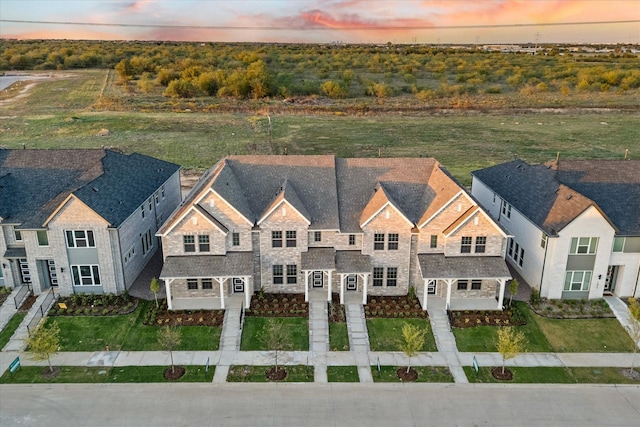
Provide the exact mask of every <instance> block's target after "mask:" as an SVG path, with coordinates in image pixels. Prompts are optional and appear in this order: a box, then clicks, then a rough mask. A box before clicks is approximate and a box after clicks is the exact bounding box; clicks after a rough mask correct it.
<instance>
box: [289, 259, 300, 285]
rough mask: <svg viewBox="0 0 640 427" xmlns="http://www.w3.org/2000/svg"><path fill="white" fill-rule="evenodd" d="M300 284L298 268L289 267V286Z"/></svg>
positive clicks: (292, 265)
mask: <svg viewBox="0 0 640 427" xmlns="http://www.w3.org/2000/svg"><path fill="white" fill-rule="evenodd" d="M296 283H298V266H296V265H295V264H289V265H287V284H288V285H292V284H296Z"/></svg>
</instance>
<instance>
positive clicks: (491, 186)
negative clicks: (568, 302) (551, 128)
mask: <svg viewBox="0 0 640 427" xmlns="http://www.w3.org/2000/svg"><path fill="white" fill-rule="evenodd" d="M472 175H473V184H472V194H473V195H474V197H476V198H477V199H478V200H479V202H480V203H481V204H482V206H484V208H485V209H486V210H487V211H488V212H489V213H490V214H491V216H492V217H493V218H494V219H496V221H498V223H499V224H500V225H502V226H503V227H504V228H505V229H506V230H507V231H508V232H509V234H510V235H511V236H513V237H512V238H510V239H509V243H508V248H507V254H506V258H507V260H508V261H509V263H510V264H511V265H512V266H513V268H514V269H515V270H516V271H517V272H518V273H519V274H520V275H521V276H522V277H523V278H524V279H525V280H526V281H527V282H528V284H529V285H530V286H531V287H532V288H536V289H538V290H539V291H540V294H541V296H543V297H547V298H551V299H559V298H566V299H576V298H580V299H594V298H602V296H603V294H605V293H609V294H615V295H617V296H619V297H631V296H635V297H640V286H639V285H638V284H639V281H640V161H639V160H558V159H556V161H553V162H550V163H547V164H534V165H530V164H527V163H525V162H523V161H520V160H514V161H512V162H508V163H503V164H500V165H497V166H493V167H490V168H487V169H483V170H479V171H476V172H473V173H472Z"/></svg>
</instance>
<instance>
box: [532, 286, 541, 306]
mask: <svg viewBox="0 0 640 427" xmlns="http://www.w3.org/2000/svg"><path fill="white" fill-rule="evenodd" d="M541 302H542V299H541V298H540V291H539V290H537V289H535V288H534V289H531V296H530V297H529V303H530V304H531V305H538V304H540V303H541Z"/></svg>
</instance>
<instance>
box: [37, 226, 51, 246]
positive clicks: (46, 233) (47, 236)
mask: <svg viewBox="0 0 640 427" xmlns="http://www.w3.org/2000/svg"><path fill="white" fill-rule="evenodd" d="M42 233H44V240H45V241H46V243H45V244H41V242H40V236H42ZM36 240H37V241H38V246H39V247H41V248H46V247H49V232H48V231H47V230H36Z"/></svg>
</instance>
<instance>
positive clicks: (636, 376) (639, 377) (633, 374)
mask: <svg viewBox="0 0 640 427" xmlns="http://www.w3.org/2000/svg"><path fill="white" fill-rule="evenodd" d="M618 372H620V375H622V376H625V377H627V378H629V379H630V380H633V381H640V372H638V371H636V370H635V369H633V370H631V369H629V368H624V369H620V371H618Z"/></svg>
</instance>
